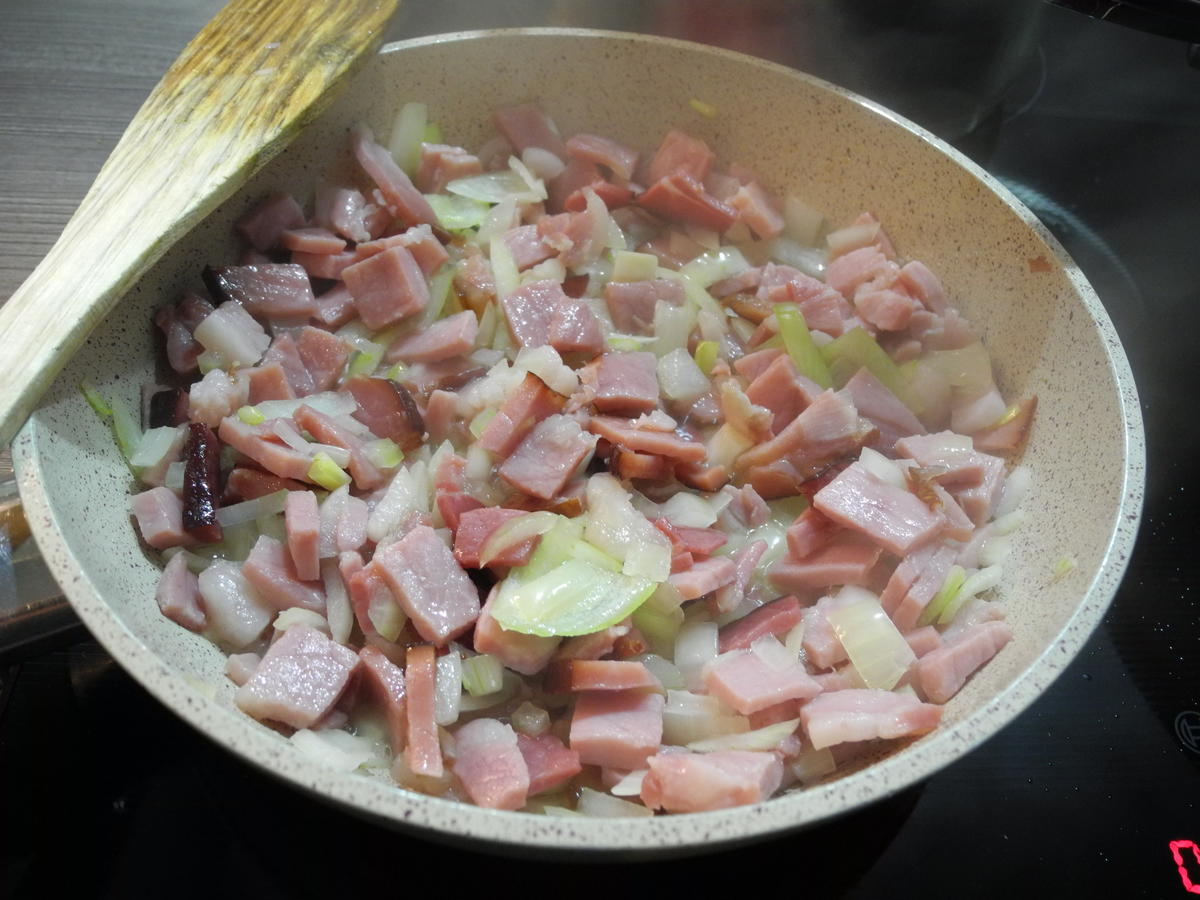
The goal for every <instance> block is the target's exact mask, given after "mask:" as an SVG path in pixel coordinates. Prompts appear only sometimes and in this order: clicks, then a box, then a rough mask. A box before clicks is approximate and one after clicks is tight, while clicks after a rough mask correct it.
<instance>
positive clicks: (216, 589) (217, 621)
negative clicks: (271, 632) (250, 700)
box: [197, 559, 276, 650]
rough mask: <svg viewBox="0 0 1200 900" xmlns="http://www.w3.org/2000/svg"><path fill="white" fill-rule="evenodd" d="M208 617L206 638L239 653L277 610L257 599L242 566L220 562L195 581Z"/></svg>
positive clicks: (215, 563)
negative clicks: (197, 583)
mask: <svg viewBox="0 0 1200 900" xmlns="http://www.w3.org/2000/svg"><path fill="white" fill-rule="evenodd" d="M197 580H198V582H199V587H200V596H201V597H202V598H203V600H204V611H205V614H206V615H207V618H208V625H207V630H206V631H205V634H206V636H207V637H208V638H209V639H210V640H212V641H213V642H214V643H216V644H217V645H218V646H220V647H222V648H224V649H226V650H241V649H242V648H244V647H247V646H249V645H250V644H252V643H254V642H255V641H256V640H258V638H259V636H260V635H261V634H262V633H263V631H265V630H266V628H267V626H268V625H270V624H271V620H272V619H273V618H275V614H276V609H275V608H274V607H273V606H271V605H270V604H269V603H267V602H266V601H265V600H263V599H261V598H260V597H259V596H258V592H257V591H255V590H254V588H253V587H252V586H251V585H250V582H248V581H247V580H246V577H245V576H244V575H243V574H242V568H241V565H240V564H238V563H235V562H230V561H229V560H224V559H220V560H217V561H216V562H213V563H210V564H209V566H208V568H206V569H205V570H204V571H203V572H201V573H200V576H199V578H198V579H197Z"/></svg>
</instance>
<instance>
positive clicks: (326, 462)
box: [306, 453, 350, 491]
mask: <svg viewBox="0 0 1200 900" xmlns="http://www.w3.org/2000/svg"><path fill="white" fill-rule="evenodd" d="M306 475H307V477H308V479H309V480H310V481H312V482H314V483H315V484H319V485H320V486H321V487H323V488H325V490H327V491H336V490H337V489H338V488H339V487H341V486H342V485H343V484H349V483H350V476H349V475H347V474H346V473H345V472H344V471H342V468H341V467H340V466H339V465H338V464H337V463H335V462H334V461H333V460H332V459H330V458H329V457H328V456H327V455H326V454H324V453H318V454H317V455H316V456H314V457H313V461H312V465H311V466H309V467H308V472H307V473H306Z"/></svg>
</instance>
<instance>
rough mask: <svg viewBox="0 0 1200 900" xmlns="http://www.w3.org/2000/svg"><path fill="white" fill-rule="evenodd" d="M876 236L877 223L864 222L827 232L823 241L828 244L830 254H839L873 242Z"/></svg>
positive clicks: (877, 232) (877, 231) (877, 233)
mask: <svg viewBox="0 0 1200 900" xmlns="http://www.w3.org/2000/svg"><path fill="white" fill-rule="evenodd" d="M878 236H879V223H878V222H864V223H863V224H861V225H848V226H846V227H845V228H839V229H838V230H837V231H831V232H829V234H827V235H825V243H826V244H828V245H829V252H830V253H831V254H835V255H840V254H842V253H849V252H850V251H851V250H857V249H858V248H859V247H866V246H868V245H869V244H873V243H875V239H876V237H878Z"/></svg>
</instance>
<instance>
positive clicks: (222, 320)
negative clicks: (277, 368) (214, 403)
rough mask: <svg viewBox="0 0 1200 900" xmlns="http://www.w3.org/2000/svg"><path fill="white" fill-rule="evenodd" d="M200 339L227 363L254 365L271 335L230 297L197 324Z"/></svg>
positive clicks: (265, 347)
mask: <svg viewBox="0 0 1200 900" xmlns="http://www.w3.org/2000/svg"><path fill="white" fill-rule="evenodd" d="M194 334H195V337H196V340H197V341H198V342H199V343H200V344H201V345H202V346H203V347H204V349H205V350H207V351H208V352H209V353H213V354H217V355H219V356H221V357H222V358H223V359H224V360H225V362H226V364H227V365H235V366H252V365H254V364H255V363H257V362H258V361H259V360H260V359H262V355H263V354H264V353H266V351H267V348H268V347H269V346H270V345H271V338H270V337H269V336H268V335H267V333H266V331H264V330H263V327H262V325H260V324H259V323H258V322H257V320H255V319H254V317H253V316H251V315H250V313H248V312H246V308H245V307H244V306H242V304H240V303H237V302H235V301H233V300H227V301H226V302H224V303H222V304H221V305H220V306H218V307H217V308H216V309H215V310H213V311H212V312H211V313H209V314H208V315H207V316H205V318H204V321H203V322H201V323H200V324H199V325H197V326H196V329H195V332H194Z"/></svg>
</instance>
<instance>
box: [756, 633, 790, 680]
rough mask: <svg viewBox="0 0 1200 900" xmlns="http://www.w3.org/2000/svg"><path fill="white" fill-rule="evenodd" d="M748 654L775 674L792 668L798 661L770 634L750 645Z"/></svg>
mask: <svg viewBox="0 0 1200 900" xmlns="http://www.w3.org/2000/svg"><path fill="white" fill-rule="evenodd" d="M750 652H751V653H753V654H754V655H755V656H757V657H758V658H759V659H761V660H762V661H763V662H764V663H766V665H767V666H768V667H769V668H772V669H774V670H775V671H777V672H783V671H786V670H788V669H791V668H793V667H794V666H795V665H796V663H797V661H798V660H797V657H796V654H794V653H792V652H791V651H790V650H788V648H787V647H785V646H784V645H783V644H781V643H779V639H778V638H776V637H775V636H774V635H772V634H764V635H763V636H762V637H760V638H759V639H758V640H756V641H755V642H754V643H753V644H751V645H750Z"/></svg>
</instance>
